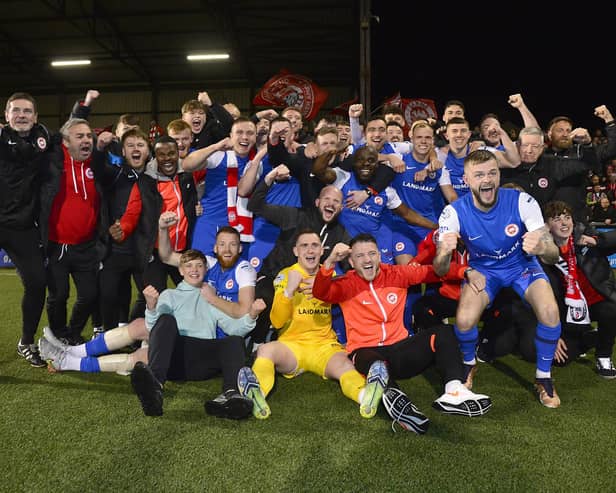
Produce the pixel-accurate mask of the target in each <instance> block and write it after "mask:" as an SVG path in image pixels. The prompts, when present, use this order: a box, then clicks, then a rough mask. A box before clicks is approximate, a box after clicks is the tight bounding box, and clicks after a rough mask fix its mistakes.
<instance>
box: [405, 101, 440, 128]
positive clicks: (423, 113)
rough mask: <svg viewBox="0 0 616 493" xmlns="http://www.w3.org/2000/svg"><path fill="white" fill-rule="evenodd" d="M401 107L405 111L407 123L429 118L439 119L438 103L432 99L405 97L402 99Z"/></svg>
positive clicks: (410, 123)
mask: <svg viewBox="0 0 616 493" xmlns="http://www.w3.org/2000/svg"><path fill="white" fill-rule="evenodd" d="M400 108H402V111H403V112H404V119H405V120H406V124H407V125H408V126H411V125H412V124H413V122H414V121H416V120H427V119H428V118H434V119H435V120H436V119H437V118H436V116H437V114H436V105H435V104H434V100H432V99H421V98H414V99H405V98H402V100H401V101H400Z"/></svg>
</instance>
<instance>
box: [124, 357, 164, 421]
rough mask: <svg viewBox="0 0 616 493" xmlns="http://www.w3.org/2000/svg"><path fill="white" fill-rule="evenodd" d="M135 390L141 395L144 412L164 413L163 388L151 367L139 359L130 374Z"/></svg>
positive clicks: (154, 414) (151, 413)
mask: <svg viewBox="0 0 616 493" xmlns="http://www.w3.org/2000/svg"><path fill="white" fill-rule="evenodd" d="M130 383H131V385H132V386H133V391H134V392H135V394H137V397H139V401H140V402H141V407H142V408H143V414H145V415H146V416H162V415H163V388H162V386H161V384H160V382H159V381H158V380H157V379H156V377H155V376H154V373H152V370H151V368H150V367H149V366H148V365H146V364H145V363H143V362H141V361H138V362H137V363H136V364H135V367H134V368H133V371H132V373H131V374H130Z"/></svg>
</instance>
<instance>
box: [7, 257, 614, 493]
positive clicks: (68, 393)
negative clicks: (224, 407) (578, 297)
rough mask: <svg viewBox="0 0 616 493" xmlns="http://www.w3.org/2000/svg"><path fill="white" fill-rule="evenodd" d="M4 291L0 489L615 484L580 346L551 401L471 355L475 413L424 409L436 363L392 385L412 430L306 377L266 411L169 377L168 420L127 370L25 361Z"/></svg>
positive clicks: (522, 370) (609, 442)
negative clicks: (95, 370) (483, 408)
mask: <svg viewBox="0 0 616 493" xmlns="http://www.w3.org/2000/svg"><path fill="white" fill-rule="evenodd" d="M0 293H2V294H1V296H2V302H1V303H0V321H1V322H0V324H1V330H0V416H1V421H0V437H2V452H1V453H0V456H1V457H2V459H1V460H0V491H3V492H4V491H6V492H17V491H24V492H25V491H28V492H32V491H62V492H89V491H95V492H99V491H131V492H133V491H134V492H141V491H143V492H146V491H147V492H152V491H154V492H158V491H161V492H167V491H169V492H171V491H182V492H184V491H201V492H203V491H208V492H209V491H212V492H227V491H228V492H236V491H238V492H240V491H241V492H253V491H254V492H269V491H274V492H330V491H332V492H334V491H336V492H338V491H340V492H367V491H378V492H390V491H391V492H399V491H420V492H421V491H438V492H449V491H451V492H459V491H469V492H484V491H485V492H493V491H498V492H509V491H523V492H535V491H536V492H551V491H605V492H608V491H616V475H615V474H614V465H613V463H614V452H613V450H614V444H615V443H616V431H615V427H614V419H615V417H616V413H615V412H614V407H615V404H614V403H615V400H616V381H605V380H602V379H600V378H599V377H598V376H597V374H596V373H595V371H594V355H592V354H589V356H588V359H581V360H579V361H577V362H574V363H573V364H572V365H571V366H570V367H568V368H564V369H561V368H556V369H555V370H554V377H555V383H556V387H557V389H558V392H559V394H560V396H561V399H562V407H561V408H560V409H556V410H552V409H546V408H544V407H543V406H541V405H540V404H539V402H538V401H537V400H536V398H535V396H534V394H533V390H532V382H533V380H534V378H533V377H534V366H533V365H532V364H529V363H526V362H524V361H521V360H520V359H519V358H517V357H515V356H508V357H505V358H502V359H500V360H498V361H497V362H495V363H494V364H493V365H488V364H481V365H480V367H479V372H478V374H477V377H476V378H475V390H476V391H477V392H482V393H486V394H488V395H490V396H491V397H492V400H493V403H494V404H493V407H492V409H491V411H490V412H489V413H488V414H487V415H486V416H484V417H480V418H473V419H470V418H465V417H461V416H445V415H441V414H439V413H438V412H437V411H435V410H433V409H432V408H431V403H432V401H433V400H434V399H435V398H436V397H438V396H439V395H440V393H441V392H442V385H441V382H440V379H439V377H438V374H437V372H436V371H434V370H430V371H428V372H427V373H426V374H425V375H423V376H421V377H417V378H414V379H411V380H405V381H401V382H400V384H401V386H402V388H403V389H404V390H405V391H406V392H407V393H408V394H409V395H410V397H411V398H412V399H413V401H414V402H415V404H416V405H417V406H418V407H419V409H421V410H422V411H423V412H424V413H425V414H426V415H428V417H429V418H430V419H431V424H430V429H429V431H428V433H427V434H426V435H424V436H418V435H415V434H413V433H409V432H405V431H401V430H399V431H398V432H397V433H394V432H392V429H391V426H390V421H389V420H388V419H386V416H385V414H384V411H381V412H379V414H378V415H377V416H376V417H375V418H374V419H371V420H366V419H363V418H361V417H360V415H359V410H358V406H357V405H356V404H355V403H353V402H351V401H350V400H348V399H346V398H345V397H344V396H343V395H342V393H341V392H340V389H339V387H338V385H337V383H336V382H331V381H324V380H322V379H320V378H318V377H316V376H314V375H302V376H300V377H298V378H297V379H295V380H287V379H285V378H282V377H280V378H278V379H277V384H276V387H275V390H274V392H273V393H272V394H271V395H270V398H269V399H268V401H269V403H270V406H271V409H272V416H271V418H270V419H268V420H265V421H257V420H255V419H252V418H251V419H249V420H244V421H239V422H237V421H229V420H223V419H217V418H212V417H210V416H207V415H206V414H205V413H204V410H203V403H204V401H205V400H206V399H210V398H212V397H214V396H216V395H217V394H218V393H219V392H220V390H221V380H220V379H219V378H216V379H213V380H210V381H205V382H187V383H174V382H170V383H169V384H168V385H167V386H166V388H165V407H164V413H165V414H164V416H162V417H160V418H147V417H144V416H143V414H142V412H141V408H140V405H139V402H138V400H137V398H136V396H135V395H134V394H133V393H132V390H131V387H130V382H129V379H128V378H127V377H124V376H120V375H116V374H110V373H107V374H85V373H77V372H65V373H57V374H50V373H48V372H47V371H46V370H45V369H36V368H31V367H30V366H29V365H27V364H26V363H25V361H24V360H23V359H21V358H19V357H18V356H17V353H16V348H15V346H16V343H17V340H18V339H19V336H20V326H21V322H20V319H21V314H20V300H21V293H22V288H21V285H20V283H19V280H18V278H17V277H16V276H15V274H14V271H13V270H11V269H3V270H0ZM43 323H45V318H44V320H43V321H42V324H43ZM90 332H91V328H90V327H89V328H87V329H86V334H85V335H89V334H90Z"/></svg>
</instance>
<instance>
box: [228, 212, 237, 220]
mask: <svg viewBox="0 0 616 493" xmlns="http://www.w3.org/2000/svg"><path fill="white" fill-rule="evenodd" d="M235 219H236V216H235V212H233V211H231V212H229V222H230V223H234V222H235Z"/></svg>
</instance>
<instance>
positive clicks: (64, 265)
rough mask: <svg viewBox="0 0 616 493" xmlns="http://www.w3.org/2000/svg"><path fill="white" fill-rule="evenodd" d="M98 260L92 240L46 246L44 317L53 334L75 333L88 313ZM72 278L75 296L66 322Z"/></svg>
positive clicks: (95, 288) (94, 293)
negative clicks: (45, 303)
mask: <svg viewBox="0 0 616 493" xmlns="http://www.w3.org/2000/svg"><path fill="white" fill-rule="evenodd" d="M98 268H99V262H98V259H97V252H96V248H95V245H94V242H93V241H92V242H86V243H80V244H78V245H60V244H58V243H54V242H51V241H50V242H49V245H48V247H47V286H48V293H47V318H48V319H49V326H50V328H51V330H52V331H53V333H54V334H55V335H56V336H57V337H66V336H78V335H80V334H81V332H82V330H83V328H84V327H85V325H86V322H87V321H88V318H89V317H90V314H91V313H92V309H93V307H94V304H95V303H96V301H97V298H98V272H97V271H98ZM71 277H72V278H73V282H74V283H75V289H76V290H77V299H76V300H75V304H74V305H73V311H72V313H71V318H70V321H69V322H68V324H67V301H68V298H69V295H70V278H71Z"/></svg>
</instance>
